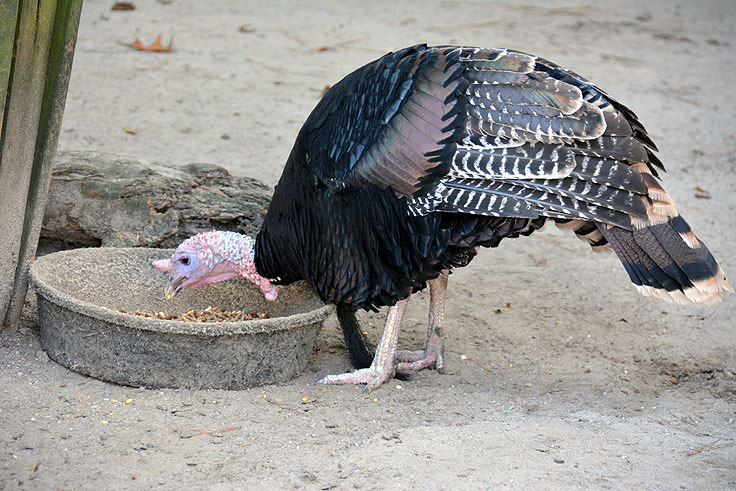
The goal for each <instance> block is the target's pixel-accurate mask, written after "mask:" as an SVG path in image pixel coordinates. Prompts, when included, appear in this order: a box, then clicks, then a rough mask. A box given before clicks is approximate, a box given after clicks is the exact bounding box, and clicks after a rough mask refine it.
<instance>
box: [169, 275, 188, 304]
mask: <svg viewBox="0 0 736 491" xmlns="http://www.w3.org/2000/svg"><path fill="white" fill-rule="evenodd" d="M187 278H188V277H187V276H179V277H178V278H174V277H173V276H169V281H168V282H167V283H166V290H165V291H164V293H165V294H166V300H173V299H174V297H175V296H176V294H177V293H179V290H181V288H182V284H183V283H184V282H185V281H186V280H187Z"/></svg>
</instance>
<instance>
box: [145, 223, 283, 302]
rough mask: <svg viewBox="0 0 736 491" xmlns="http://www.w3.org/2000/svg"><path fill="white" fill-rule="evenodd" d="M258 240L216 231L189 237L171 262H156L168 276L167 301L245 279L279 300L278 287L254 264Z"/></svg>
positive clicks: (168, 260)
mask: <svg viewBox="0 0 736 491" xmlns="http://www.w3.org/2000/svg"><path fill="white" fill-rule="evenodd" d="M254 246H255V240H254V239H252V238H251V237H248V236H245V235H241V234H238V233H235V232H222V231H216V230H213V231H211V232H204V233H201V234H197V235H194V236H192V237H189V238H188V239H186V240H185V241H184V242H182V243H181V244H179V247H177V248H176V251H174V254H173V255H172V256H171V258H170V259H161V260H158V261H153V263H152V264H153V266H154V267H155V268H157V269H159V270H160V271H162V272H164V273H166V274H168V283H167V286H166V296H167V298H173V297H174V296H175V295H176V294H177V293H178V292H179V290H181V289H182V288H196V287H199V286H205V285H210V284H213V283H218V282H220V281H225V280H228V279H230V278H233V277H235V276H242V277H244V278H246V279H247V280H249V281H250V282H252V283H254V284H255V285H256V286H258V287H259V288H260V289H261V291H262V292H263V294H264V296H265V297H266V299H268V300H271V301H273V300H276V298H277V296H278V291H279V289H280V287H279V286H275V285H272V284H271V282H270V281H269V280H268V279H266V278H263V277H262V276H261V275H259V274H258V272H257V271H256V267H255V262H254V254H255V247H254Z"/></svg>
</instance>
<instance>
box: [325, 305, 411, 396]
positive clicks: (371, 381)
mask: <svg viewBox="0 0 736 491" xmlns="http://www.w3.org/2000/svg"><path fill="white" fill-rule="evenodd" d="M408 303H409V298H406V299H404V300H401V301H399V302H397V303H396V305H394V306H393V307H391V308H390V309H389V311H388V315H387V316H386V326H385V327H384V329H383V335H382V336H381V341H380V342H379V343H378V348H376V355H375V356H374V357H373V363H371V366H370V367H368V368H361V369H360V370H354V371H352V372H348V373H341V374H339V375H327V376H326V377H323V378H321V379H320V380H319V381H320V382H321V383H323V384H366V389H365V390H366V392H370V391H372V390H374V389H377V388H378V387H380V386H381V384H382V383H384V382H385V381H387V380H389V379H390V378H393V376H394V374H395V373H396V370H395V368H394V362H395V356H396V344H397V342H398V339H399V327H400V326H401V320H402V319H403V317H404V312H405V311H406V305H407V304H408Z"/></svg>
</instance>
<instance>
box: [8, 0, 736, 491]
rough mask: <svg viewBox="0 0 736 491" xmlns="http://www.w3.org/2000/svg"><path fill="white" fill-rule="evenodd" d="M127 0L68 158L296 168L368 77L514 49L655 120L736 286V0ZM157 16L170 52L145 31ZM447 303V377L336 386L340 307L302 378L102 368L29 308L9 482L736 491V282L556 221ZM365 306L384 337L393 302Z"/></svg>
mask: <svg viewBox="0 0 736 491" xmlns="http://www.w3.org/2000/svg"><path fill="white" fill-rule="evenodd" d="M111 3H112V2H111V1H96V2H92V1H90V2H88V3H87V4H86V5H85V7H84V11H83V16H82V22H81V27H80V30H79V40H78V43H77V53H76V57H75V60H74V71H73V75H72V80H71V86H70V88H69V98H68V102H67V111H66V114H65V118H64V125H63V130H62V136H61V140H60V143H59V148H60V149H63V150H99V151H106V152H112V153H118V154H126V155H132V156H134V157H137V158H141V159H151V160H161V161H167V162H177V163H185V162H192V161H206V162H215V163H219V164H222V165H225V166H226V167H227V168H229V169H230V170H231V171H232V172H233V173H235V174H238V175H249V176H254V177H258V178H260V179H262V180H263V181H265V182H266V183H268V184H270V185H273V184H275V182H276V180H277V178H278V176H279V175H280V172H281V167H282V164H283V162H284V161H285V159H286V156H287V154H288V152H289V150H290V148H291V144H292V142H293V138H294V136H295V134H296V132H297V130H298V128H299V126H300V124H301V123H302V121H303V120H304V119H305V118H306V116H307V114H308V113H309V111H310V110H311V108H312V107H313V106H314V105H315V104H316V102H317V100H318V98H319V95H320V93H321V91H322V90H323V88H324V87H325V86H326V85H328V84H331V83H334V82H335V81H336V80H338V79H339V78H340V77H341V76H343V75H344V74H346V73H348V72H350V71H351V70H353V69H355V68H357V67H358V66H360V65H362V64H364V63H366V62H368V61H370V60H372V59H374V58H376V57H378V56H380V55H381V54H383V53H384V52H386V51H388V50H392V49H397V48H401V47H403V46H406V45H411V44H414V43H417V42H422V41H426V42H429V43H434V44H440V43H464V44H472V45H483V46H490V47H500V46H507V47H513V48H517V49H522V50H524V51H528V52H532V53H536V54H539V55H543V56H545V57H546V58H549V59H551V60H553V61H555V62H557V63H559V64H562V65H565V66H569V67H571V68H573V69H574V70H576V71H577V72H578V73H581V74H583V75H585V76H587V77H589V78H591V79H592V80H594V81H596V82H597V83H598V84H599V85H600V86H602V87H603V88H605V89H606V90H607V91H609V93H611V94H612V95H614V96H616V97H618V98H619V99H620V100H621V101H622V102H624V103H625V104H627V105H629V106H630V107H632V108H634V109H635V110H636V111H637V113H638V114H639V116H640V117H641V119H642V121H643V122H644V123H645V124H646V126H647V128H648V129H649V132H650V134H651V136H652V137H653V139H654V140H655V141H656V142H657V144H658V145H659V147H660V149H661V152H660V153H659V155H660V157H661V158H662V160H663V161H664V162H665V163H666V165H667V166H668V169H669V173H668V174H667V175H666V176H665V186H666V187H667V189H668V190H669V191H670V193H671V194H672V195H673V197H674V198H675V200H676V202H677V204H678V207H679V208H680V209H681V211H682V212H683V214H684V215H685V216H686V217H687V218H688V220H689V221H690V223H691V224H692V225H693V226H694V228H695V229H696V230H697V231H698V232H699V234H700V235H701V236H702V237H703V238H704V239H705V240H706V242H707V243H708V244H709V246H710V248H711V249H712V251H713V252H714V253H715V255H716V256H717V257H718V258H719V259H720V261H721V263H722V265H723V267H724V269H725V270H726V271H727V272H730V273H731V281H732V283H733V280H734V278H736V226H735V225H736V224H735V218H736V214H735V213H734V203H736V198H735V197H734V189H736V179H735V178H734V172H733V171H734V163H733V162H734V161H733V154H734V147H735V146H736V133H734V124H733V121H734V116H736V96H734V91H733V80H735V79H736V66H735V61H734V57H733V50H734V47H736V7H734V4H733V2H730V1H725V2H711V1H700V2H695V1H688V2H670V1H656V2H646V3H644V2H641V3H640V2H631V1H630V2H615V5H614V2H607V3H603V2H601V3H594V4H589V3H588V2H585V1H579V2H573V3H570V2H559V1H545V2H541V1H540V2H532V1H525V2H524V3H523V4H519V3H512V2H509V3H502V2H489V3H484V2H480V1H467V2H449V1H431V2H422V3H419V2H416V3H408V2H401V1H399V2H397V1H371V2H359V1H355V2H340V3H338V2H329V3H326V6H324V7H314V6H308V5H305V4H301V5H300V6H299V7H296V6H295V4H294V3H293V2H286V1H272V2H264V3H263V4H259V3H255V2H238V1H235V0H231V1H222V2H216V5H214V4H215V2H196V1H183V0H174V1H173V2H171V3H168V4H164V3H159V2H144V1H138V2H136V3H137V4H138V9H137V10H135V11H133V12H123V13H118V12H111V11H110V5H111ZM159 32H160V33H162V34H163V37H164V42H165V43H166V42H167V41H168V39H169V38H170V37H172V36H173V37H174V48H173V52H172V53H171V54H154V53H142V52H137V51H133V50H131V49H129V48H127V47H125V46H123V44H122V43H124V42H132V41H133V40H134V39H135V38H136V36H137V37H139V38H140V39H141V41H143V42H144V43H148V42H150V41H152V40H153V38H154V37H155V36H156V34H158V33H159ZM124 128H127V129H131V130H135V131H137V134H129V133H127V132H125V131H124ZM696 186H697V187H699V188H700V189H702V190H706V191H707V192H708V193H703V192H701V191H699V190H696ZM703 194H708V195H709V196H711V199H703V198H698V197H697V196H696V195H703ZM121 281H125V279H124V278H122V279H121ZM448 302H449V304H448V331H449V332H448V341H447V357H446V358H447V373H446V374H445V375H440V374H438V373H436V372H433V371H428V372H423V373H420V374H418V375H416V376H414V377H413V378H412V379H411V380H409V381H402V382H397V381H391V382H390V383H388V384H386V385H385V386H384V387H382V388H381V389H380V390H378V391H376V392H374V393H372V394H369V395H366V394H363V393H362V392H361V390H359V389H357V388H354V387H329V388H323V387H321V386H317V385H315V381H316V380H317V379H318V378H319V377H320V376H322V375H324V374H327V373H334V372H341V371H343V370H345V369H346V368H347V366H348V362H347V357H346V354H345V351H344V349H343V347H342V344H341V340H340V336H339V333H338V331H337V325H336V323H335V321H334V320H332V319H330V320H329V321H328V322H327V323H326V324H325V328H324V330H323V332H322V334H321V335H320V338H319V340H318V350H319V351H318V352H315V354H314V356H313V357H312V360H311V361H310V362H309V364H308V366H307V370H306V371H305V373H304V374H303V375H302V376H300V377H299V378H297V379H296V380H293V381H292V382H289V383H286V384H283V385H277V386H266V387H262V388H257V389H252V390H245V391H232V392H229V391H208V390H203V391H182V390H161V391H152V390H142V389H134V388H129V387H121V386H116V385H112V384H108V383H104V382H100V381H97V380H94V379H90V378H87V377H84V376H81V375H78V374H75V373H74V372H69V371H68V370H67V369H65V368H63V367H61V366H59V365H57V364H56V363H54V362H52V361H49V360H48V359H47V358H46V357H45V354H44V353H43V352H39V349H40V348H39V342H38V337H37V334H36V330H35V327H34V326H33V325H31V324H28V325H27V326H26V327H25V328H23V329H22V330H21V332H19V333H15V334H9V333H7V332H4V333H0V353H1V354H0V356H1V360H2V361H1V362H2V369H1V370H0V386H1V387H2V396H1V397H0V442H2V443H1V446H2V452H1V453H0V488H3V489H13V488H16V487H24V488H33V489H100V488H103V489H110V488H113V489H114V488H150V487H159V488H161V489H178V488H183V487H185V486H186V487H189V488H194V489H200V488H207V489H232V488H251V489H263V488H272V489H285V488H307V489H332V488H335V489H350V488H365V489H389V488H400V487H401V488H408V487H416V488H426V489H500V488H515V489H533V488H536V489H569V488H597V489H635V488H638V489H697V490H703V489H728V488H730V489H733V488H734V487H736V432H735V423H734V418H736V357H735V355H734V353H735V352H736V350H735V348H736V329H734V318H735V317H736V315H735V313H736V296H734V295H731V296H729V297H728V298H726V300H725V301H724V302H723V303H721V304H720V305H718V306H715V307H713V308H699V307H680V306H673V305H670V304H666V303H664V302H662V301H659V300H656V299H650V298H643V297H640V296H638V294H637V293H636V291H635V290H634V288H633V287H632V286H631V285H630V283H629V281H628V279H627V277H626V275H625V273H624V271H623V268H622V267H620V264H619V263H618V261H617V259H616V258H615V257H614V255H613V254H594V253H592V252H591V251H589V250H588V247H587V246H586V245H585V244H583V243H582V242H580V241H577V240H575V239H574V238H573V237H571V236H570V235H569V234H566V233H563V232H562V231H558V230H554V227H551V228H548V229H547V230H545V231H543V232H542V233H538V234H535V236H534V237H532V238H528V239H518V240H515V241H507V242H504V243H503V244H502V246H501V247H499V248H498V249H496V250H491V251H483V253H482V254H481V255H480V257H479V258H478V259H476V260H475V261H474V263H473V264H472V265H471V266H470V267H469V268H466V269H464V270H461V271H458V272H457V273H456V274H454V275H453V276H452V277H451V279H450V294H449V300H448ZM410 308H411V310H410V313H409V315H408V317H409V320H408V321H407V322H406V328H405V330H404V331H403V335H402V338H401V342H402V344H403V345H406V346H409V347H419V346H420V345H421V343H422V341H423V338H424V329H425V327H424V323H425V320H424V319H425V316H426V313H425V309H426V298H425V297H424V296H423V295H420V298H419V299H418V300H417V301H415V302H414V303H413V304H412V305H411V307H410ZM364 320H365V325H366V329H367V330H368V332H369V334H370V336H371V338H372V339H374V340H376V339H377V337H378V336H379V334H380V330H379V326H381V319H380V317H379V316H376V315H373V316H364ZM233 362H234V363H237V360H233ZM304 397H307V398H308V400H307V401H306V402H304V400H303V398H304Z"/></svg>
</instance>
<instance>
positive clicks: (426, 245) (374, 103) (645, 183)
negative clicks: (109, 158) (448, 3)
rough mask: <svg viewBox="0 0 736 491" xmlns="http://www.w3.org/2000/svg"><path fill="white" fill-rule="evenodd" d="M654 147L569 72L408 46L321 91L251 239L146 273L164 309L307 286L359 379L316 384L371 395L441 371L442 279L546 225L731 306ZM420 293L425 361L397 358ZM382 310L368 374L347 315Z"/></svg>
mask: <svg viewBox="0 0 736 491" xmlns="http://www.w3.org/2000/svg"><path fill="white" fill-rule="evenodd" d="M654 150H656V147H655V145H654V143H653V142H652V141H651V140H650V138H649V137H648V136H647V132H646V130H645V129H644V126H643V125H642V124H641V123H640V122H639V120H638V119H637V117H636V115H635V114H634V113H633V112H632V111H631V110H630V109H628V108H627V107H626V106H624V105H622V104H620V103H619V102H617V101H616V100H614V99H613V98H611V97H610V96H608V95H607V94H606V93H605V92H603V91H602V90H600V89H599V88H597V87H596V86H595V85H593V84H592V83H590V82H588V81H586V80H585V79H584V78H582V77H580V76H579V75H577V74H575V73H574V72H572V71H569V70H566V69H563V68H560V67H559V66H557V65H555V64H553V63H550V62H549V61H546V60H544V59H542V58H538V57H536V56H532V55H529V54H525V53H522V52H518V51H513V50H508V49H482V48H469V47H455V46H441V47H427V46H426V45H418V46H414V47H410V48H406V49H403V50H401V51H397V52H395V53H389V54H387V55H385V56H383V57H382V58H380V59H378V60H376V61H374V62H372V63H369V64H368V65H366V66H364V67H362V68H360V69H358V70H356V71H355V72H353V73H351V74H349V75H348V76H346V77H345V78H344V79H342V80H341V81H340V82H338V83H337V84H335V85H334V86H333V87H332V88H331V89H330V90H329V91H328V92H327V93H326V94H325V96H324V97H323V99H322V100H321V101H320V102H319V103H318V104H317V107H316V108H315V109H314V110H313V111H312V113H311V115H310V116H309V118H308V119H307V121H306V122H305V123H304V126H303V127H302V129H301V131H300V132H299V135H298V136H297V139H296V143H295V144H294V147H293V149H292V151H291V154H290V156H289V158H288V161H287V162H286V166H285V168H284V171H283V174H282V176H281V179H280V181H279V183H278V185H277V187H276V190H275V192H274V195H273V199H272V201H271V204H270V208H269V210H268V214H267V216H266V218H265V221H264V224H263V228H262V229H261V231H260V233H259V234H258V236H257V239H256V240H255V241H253V239H251V238H247V237H242V236H237V235H236V234H232V233H222V232H212V233H209V234H202V235H199V236H195V237H193V238H190V239H189V240H187V241H185V242H184V243H182V244H181V245H180V246H179V248H178V249H177V251H176V252H175V253H174V255H173V256H172V258H171V259H170V260H163V261H158V262H157V263H156V264H155V265H156V267H158V268H159V269H161V270H162V271H165V272H166V273H167V274H168V275H169V283H168V285H169V286H168V290H167V292H168V294H169V295H175V294H176V292H177V291H179V289H180V288H182V287H188V286H200V285H203V284H207V283H213V282H215V281H222V280H223V279H227V278H228V277H232V276H236V275H243V276H245V277H247V278H248V279H250V280H251V281H253V282H254V283H256V284H257V285H259V286H260V287H261V289H262V290H263V291H264V293H265V294H266V295H267V296H268V297H269V298H275V296H276V295H277V293H278V287H277V286H275V285H282V284H288V283H291V282H294V281H297V280H302V279H304V280H306V281H308V282H309V283H310V284H311V285H312V287H313V288H314V290H315V291H316V292H317V293H318V294H319V296H320V297H321V298H322V300H323V301H325V302H330V303H334V304H336V305H337V313H338V318H339V320H340V323H341V325H342V328H343V331H344V335H345V338H346V342H347V344H348V348H349V351H350V353H351V358H352V361H353V363H354V364H355V365H356V367H360V368H361V369H360V370H357V371H354V372H350V373H345V374H341V375H330V376H327V377H325V378H324V379H322V381H323V382H325V383H365V384H367V386H368V388H369V389H373V388H376V387H378V386H379V385H380V384H381V383H383V382H384V381H386V380H388V379H389V378H391V377H392V376H394V374H395V373H396V371H397V370H398V371H400V372H403V371H412V370H418V369H421V368H428V367H435V368H437V369H441V368H442V365H443V361H442V352H443V341H442V330H443V323H444V299H445V291H446V288H447V274H448V271H449V270H451V269H452V268H456V267H462V266H465V265H467V264H468V263H469V262H470V261H471V259H472V258H473V257H474V256H475V254H476V249H477V247H478V246H485V247H489V246H490V247H494V246H496V245H498V243H499V242H500V241H501V240H502V239H504V238H507V237H518V236H519V235H530V234H532V233H533V232H534V231H535V230H537V229H539V228H540V227H542V225H544V223H545V222H546V221H547V220H553V221H554V222H555V223H556V224H557V225H558V226H561V227H564V228H568V229H571V230H572V231H573V232H574V233H575V234H577V235H578V236H579V237H581V238H583V239H585V240H587V241H588V242H590V244H591V246H592V247H594V248H600V247H607V246H610V247H611V248H612V249H613V250H614V251H615V252H616V254H617V255H618V257H619V259H620V260H621V262H622V263H623V265H624V267H625V268H626V271H627V272H628V274H629V277H630V278H631V281H632V282H633V283H634V285H635V286H636V287H637V288H638V289H639V291H640V292H641V293H643V294H644V295H655V296H658V297H661V298H663V299H665V300H670V301H674V302H678V303H687V302H694V303H705V304H709V303H713V302H715V301H717V300H718V299H719V298H720V297H721V296H722V294H723V293H724V292H725V291H733V290H732V289H731V287H730V285H729V284H728V282H727V280H726V278H725V275H724V273H723V271H722V270H721V268H720V267H719V265H718V263H717V262H716V260H715V259H714V258H713V256H712V255H711V253H710V252H709V251H708V249H707V248H706V246H705V244H703V242H701V241H700V239H699V238H698V237H697V236H696V235H695V233H694V232H693V231H692V230H691V229H690V226H689V225H688V224H687V222H686V221H685V220H684V219H683V218H682V217H681V216H680V215H679V213H678V212H677V210H676V209H675V206H674V204H673V202H672V199H671V198H670V196H669V195H668V194H667V193H666V192H665V190H664V189H663V188H662V187H661V186H660V184H659V181H658V180H657V169H663V166H662V164H661V162H660V161H659V159H658V158H657V157H656V156H655V154H654V153H653V152H654ZM427 283H429V287H430V319H431V321H430V327H429V337H428V340H427V344H426V348H425V350H424V351H421V352H405V351H397V350H396V343H397V334H398V329H399V326H400V324H401V319H402V315H403V313H404V310H405V308H406V305H407V302H408V300H409V297H410V295H411V293H412V292H415V291H417V290H421V289H422V288H424V287H425V286H426V285H427ZM384 305H391V306H392V307H391V309H390V310H389V314H388V317H387V320H386V327H385V330H384V333H383V336H382V339H381V341H380V344H379V346H378V349H377V352H376V355H375V358H373V360H372V363H371V362H370V360H371V356H372V355H371V353H370V352H369V351H368V350H367V349H366V348H365V343H364V340H363V339H362V335H361V334H360V328H359V326H358V323H357V321H356V317H355V312H356V309H358V308H361V309H375V308H377V307H380V306H384ZM369 364H370V366H368V365H369Z"/></svg>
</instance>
